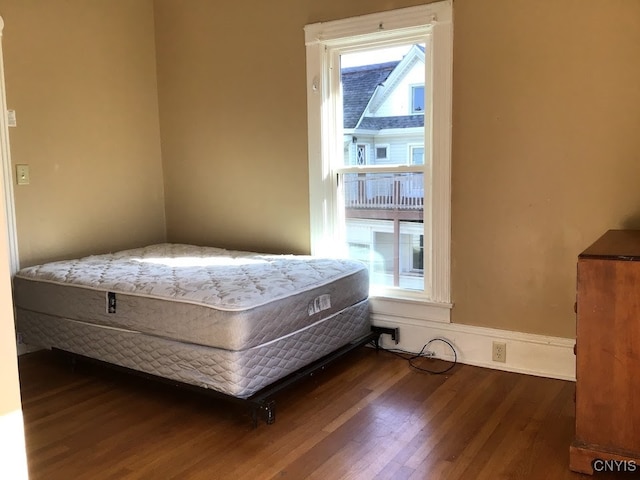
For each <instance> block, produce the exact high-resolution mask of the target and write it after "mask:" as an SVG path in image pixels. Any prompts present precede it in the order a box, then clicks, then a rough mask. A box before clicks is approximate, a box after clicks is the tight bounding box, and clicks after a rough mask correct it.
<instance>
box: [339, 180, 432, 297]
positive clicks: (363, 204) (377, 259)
mask: <svg viewBox="0 0 640 480" xmlns="http://www.w3.org/2000/svg"><path fill="white" fill-rule="evenodd" d="M342 186H343V198H344V212H345V230H346V240H347V244H348V246H349V249H348V251H349V255H350V257H351V258H356V259H358V260H362V261H364V262H365V263H367V264H368V265H369V271H370V281H371V284H372V285H374V286H390V287H401V288H408V289H412V290H423V288H424V274H423V272H424V253H423V248H424V245H423V243H424V224H423V215H424V174H423V173H347V174H344V175H342Z"/></svg>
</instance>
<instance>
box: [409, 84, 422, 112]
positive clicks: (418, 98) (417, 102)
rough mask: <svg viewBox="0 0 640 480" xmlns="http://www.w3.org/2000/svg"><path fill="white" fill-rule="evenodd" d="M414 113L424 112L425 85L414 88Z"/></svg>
mask: <svg viewBox="0 0 640 480" xmlns="http://www.w3.org/2000/svg"><path fill="white" fill-rule="evenodd" d="M411 93H412V105H413V106H412V112H413V113H422V112H424V85H420V86H415V87H413V88H412V92H411Z"/></svg>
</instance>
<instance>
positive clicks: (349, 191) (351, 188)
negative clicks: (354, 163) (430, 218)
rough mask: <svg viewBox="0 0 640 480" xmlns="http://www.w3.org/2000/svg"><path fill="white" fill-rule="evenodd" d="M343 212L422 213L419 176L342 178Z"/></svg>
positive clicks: (385, 175) (393, 175) (349, 176)
mask: <svg viewBox="0 0 640 480" xmlns="http://www.w3.org/2000/svg"><path fill="white" fill-rule="evenodd" d="M344 201H345V207H346V208H363V209H364V208H367V209H382V210H389V209H395V210H423V209H424V176H423V174H422V173H348V174H345V175H344Z"/></svg>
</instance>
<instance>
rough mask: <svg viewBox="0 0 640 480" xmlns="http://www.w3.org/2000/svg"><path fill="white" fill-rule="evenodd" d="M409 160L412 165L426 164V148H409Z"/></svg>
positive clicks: (411, 146)
mask: <svg viewBox="0 0 640 480" xmlns="http://www.w3.org/2000/svg"><path fill="white" fill-rule="evenodd" d="M409 159H410V161H411V165H422V164H424V147H423V146H422V145H420V146H417V145H410V146H409Z"/></svg>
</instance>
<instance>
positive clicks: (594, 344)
mask: <svg viewBox="0 0 640 480" xmlns="http://www.w3.org/2000/svg"><path fill="white" fill-rule="evenodd" d="M576 306H577V309H576V313H577V338H576V380H577V381H576V435H575V439H574V441H573V442H572V444H571V447H570V449H569V465H570V468H571V470H574V471H577V472H582V473H588V474H592V473H593V472H594V470H593V461H594V460H597V459H601V460H626V461H627V462H629V463H628V464H626V465H625V464H624V463H621V464H620V465H621V468H634V465H636V464H637V468H636V472H637V473H640V230H609V231H608V232H607V233H605V234H604V235H603V236H602V237H600V238H599V239H598V240H597V241H596V242H595V243H594V244H593V245H591V246H590V247H589V248H587V249H586V250H585V251H584V252H582V253H581V254H580V255H579V257H578V284H577V302H576ZM612 463H613V462H609V466H610V465H611V464H612ZM603 465H604V464H603V462H597V463H596V467H601V466H603ZM596 470H598V469H597V468H596Z"/></svg>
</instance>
